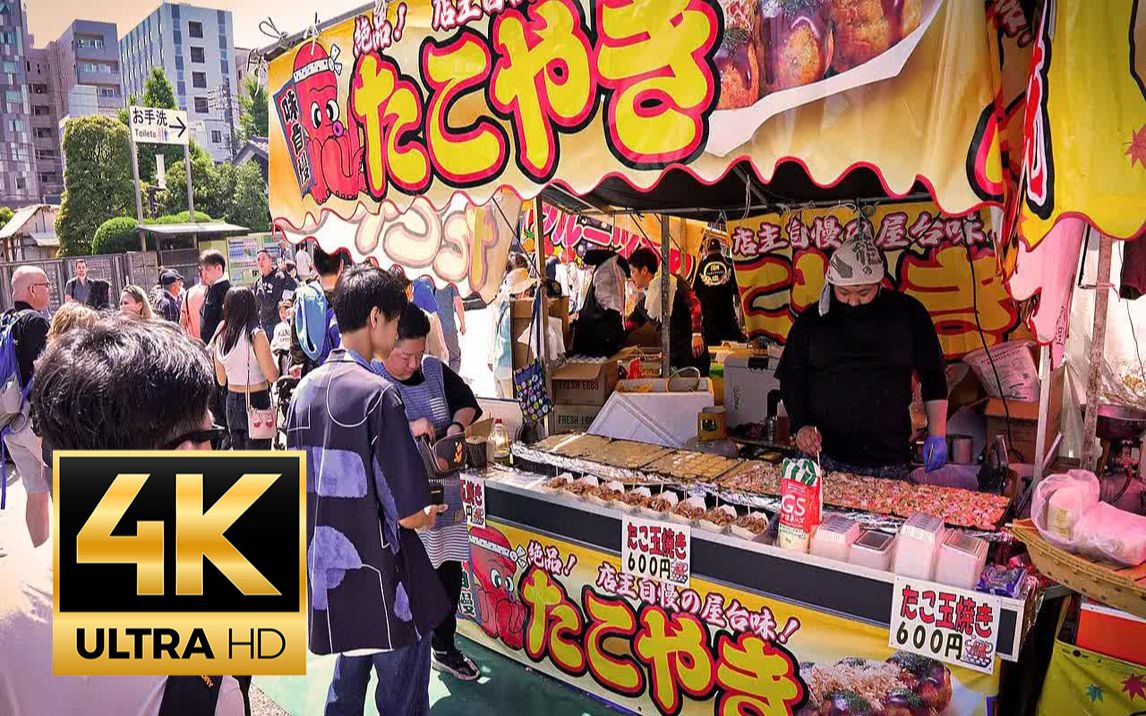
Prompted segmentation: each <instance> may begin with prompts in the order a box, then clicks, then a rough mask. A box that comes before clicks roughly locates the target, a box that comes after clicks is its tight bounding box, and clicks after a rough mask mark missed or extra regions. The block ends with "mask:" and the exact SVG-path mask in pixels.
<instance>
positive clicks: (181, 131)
mask: <svg viewBox="0 0 1146 716" xmlns="http://www.w3.org/2000/svg"><path fill="white" fill-rule="evenodd" d="M175 121H176V122H178V123H179V124H176V125H175V126H174V127H172V129H178V130H179V134H178V135H176V136H178V137H179V138H180V139H182V138H183V135H184V134H186V133H187V125H186V124H184V123H183V118H182V117H180V116H178V115H177V116H176V117H175Z"/></svg>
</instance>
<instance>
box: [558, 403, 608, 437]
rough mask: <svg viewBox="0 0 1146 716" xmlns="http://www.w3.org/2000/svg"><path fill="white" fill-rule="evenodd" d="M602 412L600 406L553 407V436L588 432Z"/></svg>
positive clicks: (564, 405)
mask: <svg viewBox="0 0 1146 716" xmlns="http://www.w3.org/2000/svg"><path fill="white" fill-rule="evenodd" d="M600 412H601V406H600V405H568V404H565V403H558V404H556V405H554V406H553V434H554V435H559V434H565V433H584V432H587V431H588V430H589V426H590V425H592V424H593V421H594V420H596V419H597V414H598V413H600Z"/></svg>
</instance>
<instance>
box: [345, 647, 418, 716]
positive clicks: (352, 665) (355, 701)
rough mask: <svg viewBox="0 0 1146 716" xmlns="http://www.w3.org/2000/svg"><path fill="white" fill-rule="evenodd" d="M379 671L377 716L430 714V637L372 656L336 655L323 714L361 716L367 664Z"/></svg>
mask: <svg viewBox="0 0 1146 716" xmlns="http://www.w3.org/2000/svg"><path fill="white" fill-rule="evenodd" d="M371 666H373V667H374V671H375V672H376V673H377V674H378V688H377V689H376V690H375V691H374V703H375V705H376V706H377V707H378V713H379V715H380V716H425V715H426V714H429V713H430V636H429V635H428V634H427V635H426V636H424V637H422V638H421V639H420V640H419V641H418V643H417V644H413V645H411V646H407V647H404V648H402V649H397V650H395V651H387V652H383V653H381V654H373V655H371V656H339V657H338V662H337V663H336V664H335V665H334V680H333V681H331V682H330V690H329V691H328V692H327V693H326V712H325V713H326V716H351V715H353V716H362V712H363V710H364V709H365V708H366V687H367V685H368V684H369V683H370V667H371Z"/></svg>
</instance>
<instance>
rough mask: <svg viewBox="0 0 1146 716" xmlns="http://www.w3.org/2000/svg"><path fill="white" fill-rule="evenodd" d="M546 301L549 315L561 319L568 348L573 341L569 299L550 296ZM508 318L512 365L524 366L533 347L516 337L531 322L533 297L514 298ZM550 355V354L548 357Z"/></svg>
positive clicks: (516, 366)
mask: <svg viewBox="0 0 1146 716" xmlns="http://www.w3.org/2000/svg"><path fill="white" fill-rule="evenodd" d="M547 301H548V304H549V316H550V317H551V318H560V319H561V332H562V334H563V336H564V338H565V347H566V349H568V348H569V346H571V345H572V342H573V333H572V331H571V330H570V329H569V299H568V298H550V299H547ZM509 320H510V324H509V329H510V335H511V336H512V337H513V367H514V369H515V370H516V369H518V368H524V367H525V364H526V363H528V362H529V361H531V360H533V347H532V346H527V345H525V344H524V343H519V342H518V340H517V337H518V336H520V335H521V334H522V333H524V332H525V331H526V330H527V329H528V328H529V325H530V323H532V322H533V299H532V298H519V299H517V300H515V301H514V302H513V305H512V306H510V308H509ZM534 339H536V336H534ZM552 357H553V356H550V358H552Z"/></svg>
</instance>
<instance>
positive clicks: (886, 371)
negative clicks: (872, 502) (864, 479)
mask: <svg viewBox="0 0 1146 716" xmlns="http://www.w3.org/2000/svg"><path fill="white" fill-rule="evenodd" d="M886 273H887V264H886V260H885V259H884V256H883V253H882V252H881V251H880V250H879V248H878V247H877V246H876V245H875V242H874V241H873V240H872V238H871V236H870V234H868V233H861V234H859V235H857V236H856V237H854V238H851V239H848V240H847V241H845V242H844V243H843V245H842V246H840V247H839V248H838V249H836V250H835V252H834V253H833V254H832V258H831V261H829V263H828V271H827V276H826V277H825V278H826V282H825V286H824V290H823V293H822V294H821V295H820V300H819V302H818V303H817V304H813V305H812V306H810V307H809V308H808V309H807V310H806V311H804V313H802V314H801V315H800V317H799V318H798V319H797V320H796V323H795V325H794V326H793V327H792V330H791V332H790V333H789V334H788V343H787V345H786V346H785V347H784V355H783V357H782V358H781V359H780V365H779V367H778V368H777V377H778V378H779V379H780V393H781V396H782V397H783V399H784V407H785V408H787V410H788V417H789V418H790V420H791V429H792V430H793V431H795V435H796V446H797V447H798V448H800V450H802V451H803V452H804V453H806V454H808V455H811V456H817V457H819V458H820V461H821V463H820V464H821V466H822V468H823V469H824V470H833V471H838V472H849V473H852V474H857V475H867V476H871V477H885V478H892V479H900V480H903V479H907V477H908V474H909V472H910V463H911V413H910V409H911V399H912V380H913V375H918V376H919V381H920V384H921V386H922V395H923V404H924V407H925V408H926V411H927V425H928V433H929V437H928V438H927V442H926V443H925V445H924V451H923V456H924V461H925V467H926V468H927V470H928V472H933V471H935V470H938V469H939V468H941V467H943V465H944V464H946V462H947V440H946V437H945V436H946V434H947V377H946V372H945V371H946V366H945V364H944V360H943V349H942V347H941V346H940V344H939V336H938V335H937V334H936V331H935V324H934V323H932V321H931V316H930V315H929V314H928V313H927V309H926V308H924V307H923V304H922V303H920V302H919V301H918V300H916V299H915V298H913V297H911V296H908V295H907V294H904V293H900V292H898V291H895V290H889V289H885V288H883V287H882V286H881V284H882V282H883V279H884V275H885V274H886Z"/></svg>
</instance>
